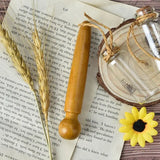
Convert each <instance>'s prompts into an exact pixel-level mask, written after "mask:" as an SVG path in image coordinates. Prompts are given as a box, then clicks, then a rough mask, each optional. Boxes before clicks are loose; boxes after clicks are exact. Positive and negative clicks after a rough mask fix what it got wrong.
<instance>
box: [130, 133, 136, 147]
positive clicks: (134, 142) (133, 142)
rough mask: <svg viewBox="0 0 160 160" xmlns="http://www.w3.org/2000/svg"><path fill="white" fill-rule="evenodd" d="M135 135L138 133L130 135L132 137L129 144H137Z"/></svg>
mask: <svg viewBox="0 0 160 160" xmlns="http://www.w3.org/2000/svg"><path fill="white" fill-rule="evenodd" d="M137 136H138V134H137V133H134V134H133V136H132V138H131V141H130V144H131V146H132V147H134V146H135V145H136V144H137V142H138V140H137Z"/></svg>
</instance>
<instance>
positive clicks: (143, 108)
mask: <svg viewBox="0 0 160 160" xmlns="http://www.w3.org/2000/svg"><path fill="white" fill-rule="evenodd" d="M146 114H147V111H146V108H145V107H142V108H141V110H140V111H139V119H143V118H144V117H145V116H146Z"/></svg>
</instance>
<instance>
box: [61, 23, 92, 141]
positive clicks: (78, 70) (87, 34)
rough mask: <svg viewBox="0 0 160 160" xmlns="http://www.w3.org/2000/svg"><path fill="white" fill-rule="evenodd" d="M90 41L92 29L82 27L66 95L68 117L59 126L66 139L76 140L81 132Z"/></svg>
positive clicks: (65, 109) (62, 135)
mask: <svg viewBox="0 0 160 160" xmlns="http://www.w3.org/2000/svg"><path fill="white" fill-rule="evenodd" d="M86 23H87V22H86ZM90 39H91V28H90V27H88V26H81V27H80V29H79V32H78V36H77V42H76V46H75V50H74V55H73V61H72V67H71V72H70V77H69V83H68V88H67V93H66V101H65V107H64V111H65V112H66V116H65V118H64V119H63V120H62V121H61V123H60V125H59V134H60V136H61V137H63V138H65V139H75V138H76V137H78V135H79V133H80V131H81V126H80V123H79V121H78V115H79V114H80V112H81V108H82V102H83V94H84V89H85V82H86V75H87V68H88V59H89V50H90Z"/></svg>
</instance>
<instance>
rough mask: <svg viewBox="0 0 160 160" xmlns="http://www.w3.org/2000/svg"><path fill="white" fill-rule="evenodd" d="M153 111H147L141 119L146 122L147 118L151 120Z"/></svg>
mask: <svg viewBox="0 0 160 160" xmlns="http://www.w3.org/2000/svg"><path fill="white" fill-rule="evenodd" d="M154 115H155V114H154V112H150V113H148V114H147V115H146V116H145V117H144V118H143V121H145V122H147V121H148V120H152V119H153V118H154Z"/></svg>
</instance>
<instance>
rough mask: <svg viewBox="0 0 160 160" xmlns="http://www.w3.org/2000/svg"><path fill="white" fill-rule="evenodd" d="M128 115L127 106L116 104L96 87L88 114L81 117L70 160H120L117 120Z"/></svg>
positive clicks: (120, 134)
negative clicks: (80, 125)
mask: <svg viewBox="0 0 160 160" xmlns="http://www.w3.org/2000/svg"><path fill="white" fill-rule="evenodd" d="M128 111H131V107H130V106H128V105H126V104H122V103H121V102H119V101H117V100H116V99H114V98H113V97H111V96H110V95H109V94H108V93H107V92H106V91H104V89H103V88H102V87H101V86H99V87H98V89H97V91H96V95H95V97H94V99H93V101H92V104H91V106H90V108H89V113H87V114H81V119H82V120H83V121H82V132H81V134H80V136H79V139H78V142H77V145H76V149H75V152H74V154H73V158H72V159H73V160H82V159H84V157H85V160H95V159H107V160H119V159H120V155H121V151H122V148H123V137H122V136H123V134H122V133H120V132H119V131H118V129H119V127H120V123H119V120H120V119H122V118H124V112H128Z"/></svg>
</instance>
